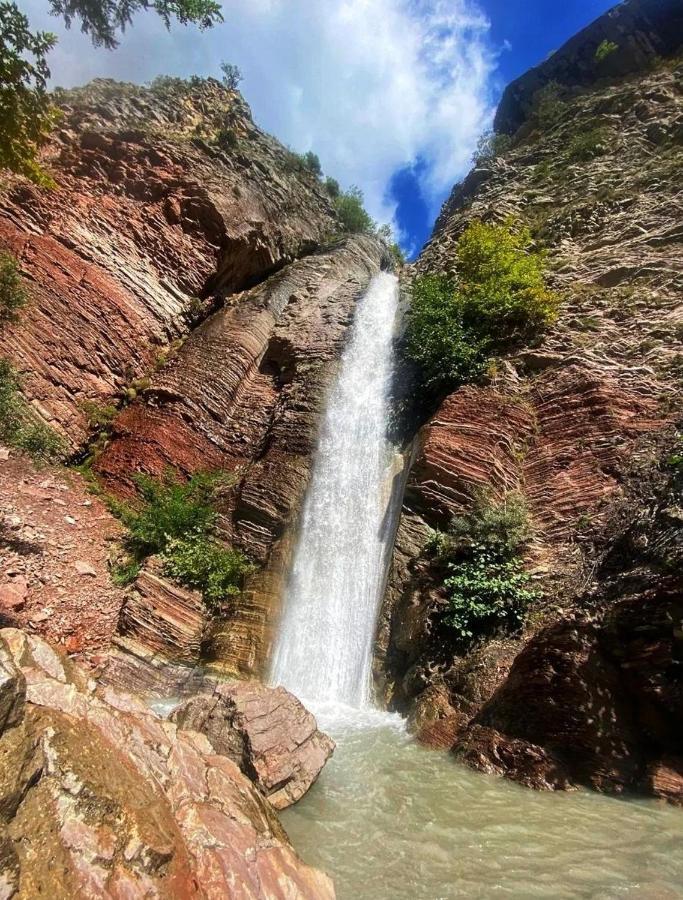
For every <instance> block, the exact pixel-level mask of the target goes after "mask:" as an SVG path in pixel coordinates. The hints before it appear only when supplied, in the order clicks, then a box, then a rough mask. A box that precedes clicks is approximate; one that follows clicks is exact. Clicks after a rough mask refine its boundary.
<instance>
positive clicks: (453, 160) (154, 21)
mask: <svg viewBox="0 0 683 900" xmlns="http://www.w3.org/2000/svg"><path fill="white" fill-rule="evenodd" d="M22 7H23V8H24V9H25V10H26V12H27V14H28V15H29V18H30V21H31V24H32V26H33V27H41V28H48V29H50V30H53V31H55V32H57V33H58V34H59V37H60V41H59V45H58V47H57V49H56V50H55V51H54V52H53V54H52V56H51V68H52V73H53V83H54V84H60V85H62V86H65V87H69V86H72V85H75V84H82V83H84V82H85V81H87V80H89V79H91V78H94V77H96V76H107V77H112V78H118V79H122V80H128V81H138V82H144V81H148V80H150V79H152V78H153V77H154V76H156V75H158V74H178V75H183V76H187V75H190V74H199V75H214V76H219V65H220V62H221V61H222V60H224V59H225V60H227V61H228V62H233V63H236V64H237V65H238V66H239V67H240V69H241V70H242V72H243V73H244V82H243V84H242V88H243V92H244V94H245V96H246V98H247V100H248V101H249V102H250V104H251V106H252V109H253V112H254V117H255V119H256V121H257V122H258V123H259V124H260V125H261V126H262V127H263V128H265V129H267V130H268V131H270V132H272V133H273V134H275V135H276V136H277V137H278V138H280V140H282V141H284V142H285V143H288V144H290V145H291V146H293V147H294V148H295V149H297V150H300V151H305V150H308V149H313V150H315V151H316V152H317V153H318V155H319V156H320V159H321V162H322V164H323V168H324V170H325V171H326V172H329V173H330V174H332V175H334V176H335V177H336V178H338V179H339V181H341V183H342V184H343V185H349V184H358V185H359V186H360V187H362V188H363V190H364V192H365V196H366V205H367V207H368V209H369V211H370V212H371V214H372V215H373V216H374V217H376V218H378V219H380V220H388V219H391V217H392V215H393V207H392V204H391V203H390V202H388V201H387V199H386V190H387V186H388V184H389V181H390V179H391V176H392V174H393V173H394V172H395V171H396V170H397V169H399V168H401V167H403V166H404V165H407V164H410V163H412V162H413V161H414V160H416V159H417V158H421V159H422V160H424V161H425V163H426V165H425V166H424V167H420V173H421V174H420V176H419V177H420V180H421V186H422V190H423V193H424V196H425V198H426V200H427V202H428V203H429V204H430V207H431V210H432V213H435V212H436V211H437V207H438V203H439V202H440V200H441V199H442V197H443V195H444V193H445V192H446V191H447V190H448V189H449V188H450V186H451V185H452V184H453V182H454V181H455V180H457V178H458V177H460V176H461V175H462V174H463V172H464V170H465V169H466V168H467V164H468V161H469V157H470V154H471V152H472V148H473V145H474V143H475V141H476V137H477V135H478V134H479V133H480V132H481V130H482V129H483V128H484V127H486V126H487V125H488V123H489V121H490V116H491V108H490V86H491V77H492V72H493V69H494V67H495V59H494V55H493V53H492V50H491V48H490V45H489V44H488V22H487V20H486V18H485V17H484V16H483V15H482V14H481V12H480V11H479V10H478V9H477V7H476V5H475V2H474V0H231V2H230V3H226V4H225V6H224V15H225V23H224V24H223V25H221V26H218V27H215V28H213V29H211V30H210V31H205V32H202V33H200V32H199V31H198V30H197V29H195V28H193V27H189V28H183V27H182V26H177V27H174V28H172V30H171V31H170V32H169V31H166V30H165V28H164V27H163V25H162V24H161V22H160V20H159V19H158V17H156V16H155V15H153V14H144V15H141V16H138V17H137V18H136V19H135V20H134V22H133V26H132V27H131V28H130V30H129V31H128V32H127V33H126V34H125V35H124V37H123V39H122V41H121V46H120V47H119V48H118V49H117V50H116V51H113V52H110V51H107V50H104V49H101V48H94V47H92V46H91V44H90V43H89V41H88V39H87V38H86V37H84V36H83V35H81V34H80V32H79V31H78V30H77V29H75V28H74V29H72V30H71V31H65V30H64V29H63V28H61V27H60V21H59V20H58V19H55V18H52V17H50V16H49V15H47V13H46V12H45V2H44V0H23V2H22Z"/></svg>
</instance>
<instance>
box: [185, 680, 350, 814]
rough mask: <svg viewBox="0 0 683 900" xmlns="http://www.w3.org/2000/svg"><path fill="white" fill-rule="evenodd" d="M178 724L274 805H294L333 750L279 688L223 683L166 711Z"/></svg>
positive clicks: (311, 720)
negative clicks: (202, 738)
mask: <svg viewBox="0 0 683 900" xmlns="http://www.w3.org/2000/svg"><path fill="white" fill-rule="evenodd" d="M171 720H172V721H173V722H175V723H176V724H177V725H178V727H180V728H184V729H191V730H192V731H199V732H201V733H202V734H204V735H206V737H207V738H208V739H209V741H210V743H211V745H212V746H213V748H214V750H215V751H216V752H217V753H221V754H223V755H225V756H228V757H229V758H230V759H232V760H234V761H235V763H237V765H239V766H240V768H241V769H242V771H243V772H244V773H245V774H246V775H247V776H248V777H249V778H251V779H252V781H253V782H254V784H255V785H256V786H257V788H258V789H259V790H260V791H261V793H262V794H263V795H264V796H265V797H267V798H268V800H269V801H270V803H271V804H272V805H273V806H274V807H275V809H284V808H285V807H287V806H291V804H292V803H296V801H297V800H299V799H300V798H301V797H302V796H303V795H304V794H305V792H306V791H307V790H308V789H309V788H310V787H311V785H312V784H313V783H314V782H315V780H316V779H317V777H318V775H319V774H320V772H321V770H322V768H323V766H324V765H325V763H326V762H327V760H328V758H329V757H330V756H331V755H332V752H333V750H334V742H333V741H332V740H331V739H330V738H329V737H327V735H325V734H323V733H322V732H320V731H318V728H317V724H316V721H315V718H314V717H313V716H312V715H311V713H309V712H308V711H307V710H306V709H305V707H304V706H303V705H302V704H301V703H300V701H299V700H297V698H296V697H295V696H294V695H293V694H290V693H289V691H286V690H285V689H284V688H282V687H277V688H272V687H267V686H265V685H261V684H257V683H255V682H224V683H220V684H218V685H216V687H215V690H214V692H213V694H200V695H198V696H196V697H193V698H192V699H190V700H188V701H186V702H185V703H183V704H182V705H181V706H179V707H178V708H177V709H176V710H174V712H173V713H172V715H171Z"/></svg>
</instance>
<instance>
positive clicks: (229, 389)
mask: <svg viewBox="0 0 683 900" xmlns="http://www.w3.org/2000/svg"><path fill="white" fill-rule="evenodd" d="M388 264H389V262H388V259H387V258H386V250H385V249H384V248H383V246H382V245H381V244H380V243H379V242H378V241H377V240H375V239H374V238H369V237H355V238H348V239H346V240H344V241H342V242H340V243H339V244H337V245H335V246H333V247H331V248H329V249H327V250H323V251H319V252H317V253H315V254H313V255H311V256H309V257H307V258H306V259H303V260H299V261H297V262H296V263H293V264H292V265H290V266H288V267H287V268H286V269H284V270H283V271H282V272H280V273H278V274H276V275H274V276H272V277H271V278H270V279H269V280H268V281H267V282H265V283H264V284H263V285H260V286H259V287H257V288H254V289H252V290H251V291H248V292H246V293H243V294H240V295H239V296H237V297H235V298H234V302H233V303H231V304H230V305H226V307H225V308H224V309H222V310H220V311H218V312H217V313H215V314H214V315H213V316H211V317H210V318H209V319H207V321H205V322H204V323H203V324H202V325H201V326H200V327H199V328H197V329H196V330H195V331H194V332H193V334H192V335H191V336H190V337H189V338H188V340H187V341H186V342H185V343H184V345H183V346H182V348H181V349H179V350H178V352H177V353H176V354H175V356H174V357H173V359H172V360H171V361H170V362H169V364H168V365H167V366H166V367H165V368H164V369H163V370H162V371H160V372H159V373H157V374H156V375H155V376H153V377H152V379H151V382H150V385H149V387H148V388H147V389H146V390H145V391H144V393H143V394H142V396H141V397H140V398H139V399H138V400H137V401H136V402H134V403H132V404H131V405H130V406H129V407H128V408H127V409H126V410H125V411H124V412H123V413H122V414H121V415H120V416H119V417H118V418H117V419H116V421H115V422H114V425H113V429H112V436H111V440H110V443H109V445H108V446H107V448H106V449H105V450H104V452H103V453H102V454H101V455H100V456H99V457H98V459H97V461H96V463H95V469H96V471H97V473H98V474H99V476H100V477H101V478H102V479H103V480H104V482H105V483H106V485H107V486H108V488H109V489H110V490H113V491H115V492H117V493H119V494H124V495H126V494H128V493H130V492H132V490H133V489H134V488H133V485H132V482H131V475H132V473H133V472H135V471H144V472H148V473H151V474H161V473H163V472H164V471H165V470H166V469H168V468H169V467H170V468H172V469H173V470H175V471H176V472H179V473H181V474H183V475H186V474H190V473H192V472H196V471H199V470H208V469H213V470H220V471H223V472H232V473H234V484H233V486H232V487H231V488H228V489H226V490H225V491H224V496H223V497H222V498H220V499H219V508H220V511H221V517H220V531H221V534H222V536H223V537H224V538H225V539H226V540H227V541H228V542H230V543H231V544H232V545H233V546H237V547H240V548H241V549H242V550H244V551H245V552H246V553H247V554H248V555H249V556H250V558H251V559H252V560H253V561H254V562H256V563H258V564H260V565H261V566H265V568H263V569H262V570H261V571H260V572H259V574H258V575H257V576H256V577H255V578H253V579H252V580H251V581H250V583H249V584H248V586H247V589H246V591H245V592H244V594H243V596H242V597H241V598H240V600H239V602H238V603H237V604H236V605H234V606H233V608H232V612H231V613H229V614H228V617H227V619H221V620H220V621H217V622H215V623H214V626H213V631H212V633H211V634H210V635H209V636H208V637H207V653H208V654H209V657H213V658H215V659H216V660H218V661H220V662H221V663H222V664H223V665H226V666H227V667H228V668H230V669H231V670H233V671H236V672H241V673H254V672H257V671H258V670H259V666H260V665H261V662H262V660H263V658H264V657H265V655H266V650H267V644H268V640H269V626H270V624H271V622H272V619H273V616H275V615H276V614H277V601H278V597H279V587H280V584H279V578H280V576H281V574H282V571H283V568H284V564H285V563H286V561H287V558H288V544H287V539H286V538H287V534H288V527H289V526H290V525H291V524H292V523H293V522H294V521H295V519H296V516H297V513H298V510H299V505H300V502H301V499H302V496H303V492H304V490H305V486H306V483H307V480H308V476H309V471H310V465H311V456H312V453H313V450H314V447H315V442H316V436H317V429H318V423H319V419H320V414H321V410H322V408H323V405H324V400H325V396H326V392H327V389H328V387H329V385H330V383H331V380H332V377H333V375H334V372H335V369H336V364H337V361H338V359H339V356H340V354H341V351H342V349H343V347H344V344H345V341H346V339H347V335H348V329H349V326H350V324H351V322H352V321H353V313H354V309H355V304H356V301H357V299H358V298H359V296H361V294H362V293H363V291H364V290H365V288H366V287H367V284H368V282H369V280H370V278H371V277H372V276H373V275H375V274H377V273H378V272H379V271H380V268H381V267H382V266H385V265H388Z"/></svg>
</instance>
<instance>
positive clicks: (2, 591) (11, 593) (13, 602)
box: [0, 576, 28, 612]
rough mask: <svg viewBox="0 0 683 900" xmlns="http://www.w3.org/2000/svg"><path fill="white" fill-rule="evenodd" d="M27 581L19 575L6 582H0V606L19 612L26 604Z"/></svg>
mask: <svg viewBox="0 0 683 900" xmlns="http://www.w3.org/2000/svg"><path fill="white" fill-rule="evenodd" d="M27 597H28V583H27V581H26V579H25V578H22V577H21V576H19V577H18V578H14V579H13V580H12V581H10V582H9V583H8V584H0V607H2V608H3V609H6V610H8V611H9V612H19V610H22V609H23V608H24V606H25V605H26V599H27Z"/></svg>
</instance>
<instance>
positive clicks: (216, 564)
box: [109, 472, 253, 607]
mask: <svg viewBox="0 0 683 900" xmlns="http://www.w3.org/2000/svg"><path fill="white" fill-rule="evenodd" d="M134 480H135V484H136V486H137V488H138V492H139V501H138V503H137V504H136V505H129V504H123V503H120V502H118V501H115V500H111V499H110V500H109V506H110V509H111V511H112V512H113V513H114V514H115V515H117V516H118V518H120V519H121V521H122V522H123V524H124V525H125V526H126V528H127V531H128V533H127V535H126V537H125V539H124V548H125V550H126V553H127V558H126V559H125V560H124V561H123V562H122V563H119V564H118V565H117V566H116V567H115V568H114V570H113V572H112V577H113V578H114V581H115V582H116V583H118V584H129V583H130V582H131V581H133V580H134V579H135V578H136V577H137V575H138V573H139V571H140V567H141V565H142V563H143V562H144V561H145V559H147V557H149V556H152V555H158V556H159V558H160V559H161V562H162V567H163V571H164V573H165V574H166V575H168V576H169V577H170V578H172V579H174V580H175V581H177V582H179V583H180V584H183V585H185V586H186V587H190V588H193V589H195V590H198V591H200V592H201V593H202V596H203V598H204V601H205V603H206V604H207V606H210V607H216V606H219V605H220V604H221V603H222V602H223V601H224V600H226V599H227V598H228V597H230V596H233V595H234V594H238V593H239V592H240V590H241V588H242V583H243V580H244V578H245V576H246V575H247V574H248V573H249V572H251V571H252V570H253V567H252V566H251V564H250V563H249V561H248V559H247V558H246V556H244V554H242V553H240V552H239V551H237V550H233V549H231V548H229V547H226V546H224V545H223V544H222V543H220V542H219V541H218V540H217V539H216V538H215V536H214V531H215V524H216V515H217V514H216V509H215V498H216V494H217V491H219V490H220V488H221V487H225V486H226V485H228V484H229V483H230V482H229V479H227V478H226V477H225V476H224V475H222V474H216V473H203V472H200V473H197V474H195V475H193V476H192V477H191V478H190V479H189V481H186V482H181V481H178V480H177V478H176V477H175V476H174V474H173V473H171V472H167V473H166V474H165V475H164V476H163V477H162V478H152V477H151V476H149V475H142V474H138V475H136V476H134Z"/></svg>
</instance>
